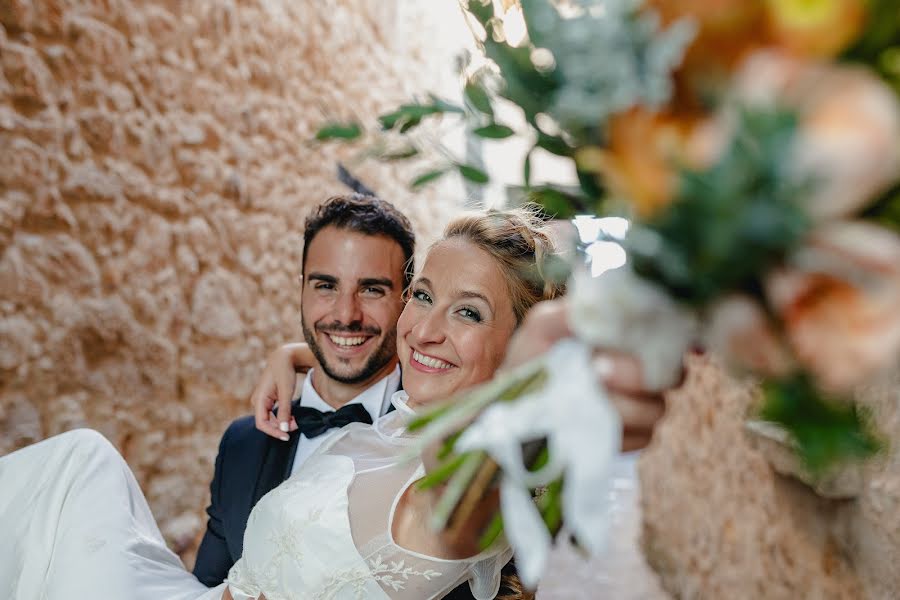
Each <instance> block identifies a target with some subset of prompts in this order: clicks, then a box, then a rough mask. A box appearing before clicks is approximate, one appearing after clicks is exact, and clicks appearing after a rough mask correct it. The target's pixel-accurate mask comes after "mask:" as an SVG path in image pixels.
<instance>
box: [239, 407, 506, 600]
mask: <svg viewBox="0 0 900 600" xmlns="http://www.w3.org/2000/svg"><path fill="white" fill-rule="evenodd" d="M404 400H405V396H404V395H403V393H402V392H398V393H397V395H395V398H394V405H395V406H396V407H397V410H396V411H394V412H392V413H388V414H387V415H385V416H384V417H381V418H380V419H378V420H377V421H376V422H375V424H374V426H369V425H363V424H359V423H354V424H351V425H349V426H347V427H345V428H343V429H341V430H340V431H337V432H334V433H332V434H331V435H330V436H329V438H328V440H326V442H325V443H323V444H322V446H321V447H320V448H319V450H318V451H317V453H316V454H314V455H313V456H311V457H310V458H309V459H308V460H307V461H306V463H304V465H303V467H302V468H301V469H300V470H299V471H298V472H297V473H295V474H294V475H293V476H292V477H291V478H290V479H288V480H287V481H285V482H284V483H283V484H281V485H280V486H278V487H277V488H275V489H274V490H272V491H271V492H270V493H269V494H267V495H266V496H265V497H263V498H262V499H261V500H260V501H259V503H258V504H257V505H256V507H255V508H254V509H253V512H252V513H251V515H250V520H249V522H248V524H247V531H246V533H245V536H244V555H243V557H242V558H241V559H240V560H239V561H238V562H237V563H236V564H235V565H234V567H233V568H232V570H231V572H230V573H229V576H228V580H227V581H228V584H229V587H230V589H231V593H232V595H233V596H234V598H235V600H246V599H250V598H257V597H258V596H259V595H260V594H265V596H266V598H267V599H268V600H294V599H300V598H303V599H307V598H309V599H317V600H318V599H323V600H324V599H334V600H351V599H352V600H357V599H379V598H381V599H386V598H394V599H401V600H407V599H408V600H413V599H415V600H422V599H428V598H440V597H442V596H443V595H444V594H446V593H447V592H449V591H450V590H452V589H453V588H454V587H456V586H457V585H459V584H460V583H462V582H464V581H466V580H469V581H470V586H471V588H472V592H473V595H474V596H475V597H476V598H478V599H487V598H493V597H494V595H496V593H497V589H498V587H499V577H500V569H501V568H502V567H503V565H504V564H505V563H506V562H507V561H508V560H509V558H510V554H511V553H510V551H509V550H508V546H507V544H506V543H505V541H503V540H500V541H499V542H497V543H496V544H495V545H494V546H492V547H491V548H489V549H488V550H486V551H485V552H483V553H481V554H479V555H478V556H475V557H472V558H470V559H466V560H446V559H440V558H435V557H430V556H426V555H424V554H421V553H417V552H413V551H411V550H407V549H405V548H402V547H400V546H399V545H398V544H396V543H395V541H394V539H393V536H392V534H391V523H392V520H393V515H394V512H395V509H396V506H397V502H398V500H399V498H400V496H401V495H402V494H403V492H404V491H405V490H406V489H407V488H408V487H409V486H410V485H411V484H412V483H413V482H415V481H416V480H417V479H419V478H420V477H421V476H422V475H423V473H424V469H423V468H422V463H421V461H419V460H408V459H407V455H408V453H409V450H410V448H411V445H412V444H413V443H415V439H414V438H413V437H412V436H410V435H409V434H407V432H406V426H405V425H406V422H407V421H408V419H409V416H410V410H409V409H408V408H407V407H406V405H405V402H404Z"/></svg>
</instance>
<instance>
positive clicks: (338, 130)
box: [316, 123, 362, 141]
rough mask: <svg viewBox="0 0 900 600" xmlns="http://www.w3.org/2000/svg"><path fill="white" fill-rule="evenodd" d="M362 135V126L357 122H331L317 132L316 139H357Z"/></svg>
mask: <svg viewBox="0 0 900 600" xmlns="http://www.w3.org/2000/svg"><path fill="white" fill-rule="evenodd" d="M361 135H362V128H361V127H360V126H359V125H358V124H356V123H329V124H328V125H325V126H324V127H322V128H321V129H319V131H317V132H316V139H317V140H320V141H325V140H355V139H356V138H358V137H359V136H361Z"/></svg>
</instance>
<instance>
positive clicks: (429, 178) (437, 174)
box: [409, 169, 447, 189]
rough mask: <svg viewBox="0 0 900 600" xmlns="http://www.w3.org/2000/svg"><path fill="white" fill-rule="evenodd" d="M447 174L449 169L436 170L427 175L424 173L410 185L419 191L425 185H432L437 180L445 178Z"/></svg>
mask: <svg viewBox="0 0 900 600" xmlns="http://www.w3.org/2000/svg"><path fill="white" fill-rule="evenodd" d="M445 173H447V169H435V170H433V171H428V172H426V173H422V174H421V175H419V176H418V177H416V178H415V179H413V180H412V183H410V184H409V185H410V187H411V188H413V189H418V188H420V187H422V186H423V185H425V184H426V183H431V182H432V181H434V180H435V179H438V178H439V177H441V176H443V175H444V174H445Z"/></svg>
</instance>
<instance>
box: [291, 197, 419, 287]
mask: <svg viewBox="0 0 900 600" xmlns="http://www.w3.org/2000/svg"><path fill="white" fill-rule="evenodd" d="M328 226H333V227H337V228H338V229H347V230H349V231H356V232H358V233H362V234H364V235H383V236H386V237H389V238H391V239H392V240H394V241H395V242H397V243H398V244H399V245H400V248H401V249H402V250H403V258H404V268H403V287H404V288H407V287H409V284H410V282H411V281H412V275H413V272H414V271H415V268H414V264H413V252H415V249H416V235H415V234H414V233H413V230H412V225H410V223H409V219H407V218H406V216H405V215H404V214H403V213H402V212H400V211H399V210H397V208H396V207H394V205H393V204H391V203H390V202H387V201H386V200H382V199H381V198H376V197H375V196H367V195H365V194H350V195H347V196H332V197H331V198H329V199H328V200H326V201H325V202H323V203H322V204H320V205H319V206H317V207H316V209H315V210H314V211H313V212H312V214H310V215H309V216H308V217H307V218H306V224H305V226H304V228H303V270H304V271H305V270H306V250H307V249H308V248H309V245H310V243H312V241H313V238H315V237H316V234H318V233H319V232H320V231H321V230H322V229H324V228H325V227H328Z"/></svg>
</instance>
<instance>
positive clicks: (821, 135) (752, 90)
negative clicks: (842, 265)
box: [734, 51, 900, 220]
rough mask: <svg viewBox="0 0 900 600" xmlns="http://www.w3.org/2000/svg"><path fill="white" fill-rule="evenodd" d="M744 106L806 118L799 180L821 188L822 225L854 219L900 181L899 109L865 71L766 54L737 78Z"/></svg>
mask: <svg viewBox="0 0 900 600" xmlns="http://www.w3.org/2000/svg"><path fill="white" fill-rule="evenodd" d="M734 93H735V95H736V97H737V99H738V100H739V101H741V102H742V103H744V104H749V105H751V106H752V105H757V106H787V107H790V108H794V109H796V110H797V111H799V114H800V128H799V131H798V136H797V140H796V148H795V152H794V159H793V160H794V166H795V171H796V174H797V176H798V177H801V178H810V179H812V180H813V182H814V183H815V184H816V185H817V187H816V190H815V193H814V194H813V195H812V196H811V198H810V202H809V205H808V207H807V208H808V211H809V213H810V214H811V215H812V216H813V217H814V218H816V219H819V220H824V219H833V218H837V217H843V216H847V215H851V214H854V213H856V212H858V211H859V210H860V209H862V208H864V207H865V206H866V205H867V204H868V203H869V202H871V201H872V200H873V199H874V198H875V197H876V196H877V195H878V194H879V193H881V192H883V191H885V190H886V189H888V188H889V187H890V185H891V184H892V183H894V182H895V181H897V179H898V175H900V103H898V101H897V97H896V96H895V95H894V93H893V92H892V91H891V89H890V88H889V87H888V86H887V85H886V84H885V83H884V82H883V81H881V80H880V79H879V78H877V77H876V76H875V75H874V74H873V73H871V72H870V71H868V70H867V69H865V68H862V67H853V66H846V65H833V64H820V63H812V62H807V61H801V60H798V59H794V58H790V57H788V56H786V55H784V54H779V53H776V52H771V51H765V52H758V53H755V54H754V55H752V56H751V57H749V58H748V59H747V61H745V63H744V64H743V66H742V67H741V69H740V70H739V71H738V73H737V74H736V78H735V83H734Z"/></svg>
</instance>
